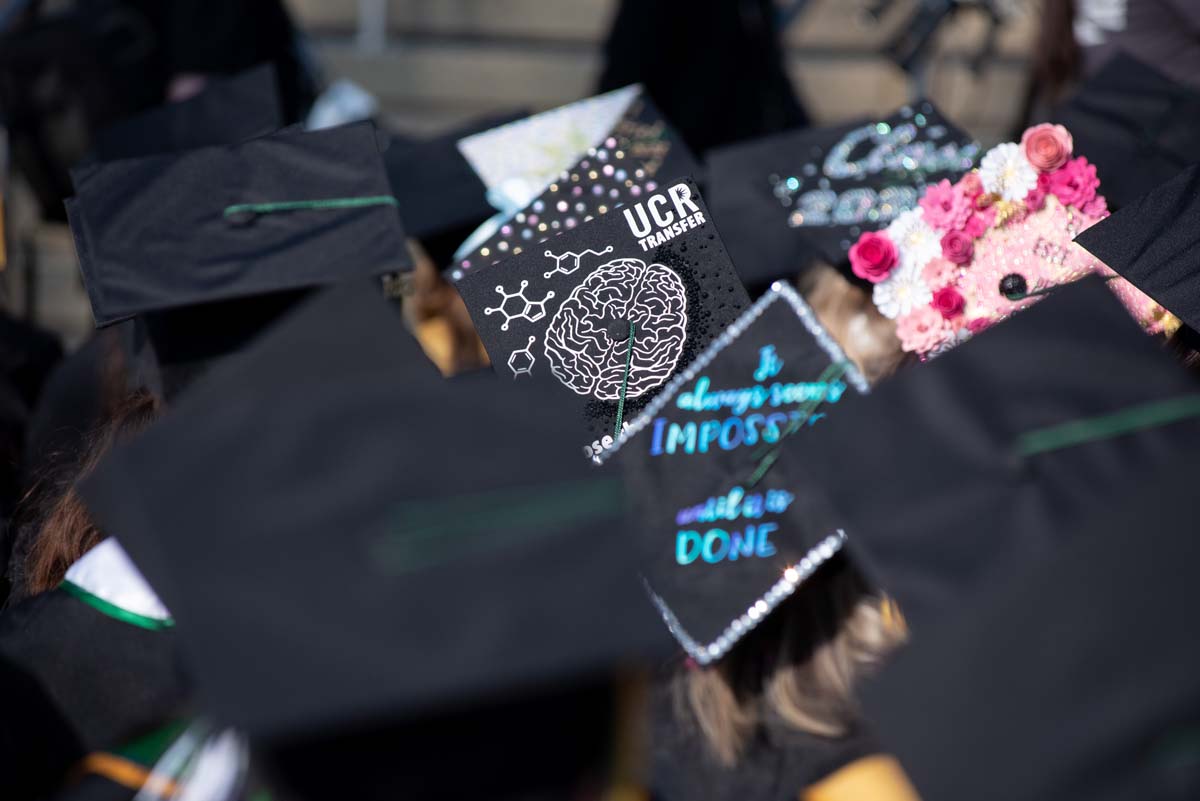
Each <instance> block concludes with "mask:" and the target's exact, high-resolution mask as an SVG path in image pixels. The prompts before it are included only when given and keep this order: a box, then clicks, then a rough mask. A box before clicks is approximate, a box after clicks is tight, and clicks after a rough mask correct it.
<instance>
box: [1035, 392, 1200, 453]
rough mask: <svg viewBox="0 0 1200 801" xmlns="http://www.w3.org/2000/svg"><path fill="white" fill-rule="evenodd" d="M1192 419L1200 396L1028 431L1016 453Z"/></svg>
mask: <svg viewBox="0 0 1200 801" xmlns="http://www.w3.org/2000/svg"><path fill="white" fill-rule="evenodd" d="M1192 417H1200V395H1184V396H1182V397H1178V398H1171V399H1169V400H1164V401H1154V402H1152V403H1143V404H1140V405H1138V406H1132V407H1129V408H1126V409H1121V410H1120V411H1117V412H1113V413H1112V414H1106V415H1101V416H1098V417H1088V418H1084V419H1082V420H1071V421H1069V422H1066V423H1060V424H1059V425H1055V426H1049V427H1046V428H1039V429H1036V430H1034V431H1027V432H1025V433H1024V434H1021V435H1020V436H1019V437H1017V441H1016V451H1017V454H1018V455H1019V456H1022V457H1029V456H1034V455H1036V454H1039V453H1046V452H1048V451H1056V450H1060V449H1062V448H1071V447H1074V446H1076V445H1085V444H1087V443H1089V442H1096V441H1098V440H1105V439H1112V438H1113V437H1119V436H1122V435H1123V434H1132V433H1134V432H1136V431H1142V430H1144V429H1147V428H1158V427H1159V426H1165V425H1170V424H1171V423H1176V422H1179V421H1180V420H1187V419H1189V418H1192Z"/></svg>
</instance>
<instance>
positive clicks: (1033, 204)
mask: <svg viewBox="0 0 1200 801" xmlns="http://www.w3.org/2000/svg"><path fill="white" fill-rule="evenodd" d="M1048 194H1050V174H1049V173H1045V172H1044V173H1041V174H1040V175H1038V182H1037V186H1035V187H1034V188H1033V189H1030V190H1029V194H1028V195H1026V196H1025V206H1026V207H1027V208H1028V209H1029V210H1030V211H1041V210H1042V209H1043V208H1045V207H1046V195H1048Z"/></svg>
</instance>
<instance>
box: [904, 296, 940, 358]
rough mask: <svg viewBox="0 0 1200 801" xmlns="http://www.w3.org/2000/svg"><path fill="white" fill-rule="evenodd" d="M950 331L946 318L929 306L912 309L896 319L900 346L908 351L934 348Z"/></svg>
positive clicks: (927, 350)
mask: <svg viewBox="0 0 1200 801" xmlns="http://www.w3.org/2000/svg"><path fill="white" fill-rule="evenodd" d="M951 333H952V331H951V329H950V327H949V325H948V324H947V323H946V320H945V319H944V318H943V317H942V315H941V314H939V313H938V312H937V310H936V309H934V308H932V307H930V306H921V307H919V308H916V309H913V310H912V311H911V312H910V313H908V314H906V315H904V316H903V317H901V318H900V319H899V320H897V321H896V336H897V337H899V338H900V347H902V348H903V349H904V350H906V351H909V352H910V353H929V352H930V351H932V350H936V349H937V348H938V346H940V345H941V344H942V343H943V342H944V341H945V340H946V339H947V337H949V335H950V334H951Z"/></svg>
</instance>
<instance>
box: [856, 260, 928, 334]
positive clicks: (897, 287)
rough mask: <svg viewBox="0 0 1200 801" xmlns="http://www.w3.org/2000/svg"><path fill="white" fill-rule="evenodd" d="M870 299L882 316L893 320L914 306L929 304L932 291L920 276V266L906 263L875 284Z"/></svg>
mask: <svg viewBox="0 0 1200 801" xmlns="http://www.w3.org/2000/svg"><path fill="white" fill-rule="evenodd" d="M871 299H872V300H873V301H875V305H876V306H877V307H879V312H880V313H881V314H882V315H883V316H884V317H887V318H888V319H889V320H895V319H896V318H897V317H900V316H902V315H905V314H908V313H909V312H910V311H912V310H913V309H915V308H918V307H920V306H927V305H929V302H930V301H932V300H933V292H931V291H930V289H929V286H928V285H927V284H926V283H925V279H924V278H922V277H921V267H920V266H918V265H913V264H907V265H902V266H900V267H897V268H896V269H895V270H893V271H892V274H891V275H889V276H888V277H887V278H886V279H885V280H883V281H880V282H879V283H878V284H876V285H875V289H874V291H873V292H872V293H871Z"/></svg>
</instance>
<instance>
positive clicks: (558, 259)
mask: <svg viewBox="0 0 1200 801" xmlns="http://www.w3.org/2000/svg"><path fill="white" fill-rule="evenodd" d="M612 251H613V246H612V245H609V246H608V247H606V248H605V249H604V250H592V249H591V248H588V249H587V250H584V251H581V252H579V253H574V252H572V251H567V252H566V253H563V254H562V255H557V254H555V253H554V252H553V251H550V250H547V251H546V256H547V257H549V258H551V259H554V269H553V270H551V271H550V272H548V273H542V277H543V278H549V277H550V276H552V275H554V274H555V273H562V274H563V275H570V274H571V273H573V272H575V271H576V270H578V269H579V267H580V262H579V260H580V259H582V258H583V257H584V256H588V255H591V256H605V255H607V254H609V253H612ZM567 259H571V260H573V261H574V264H573V266H570V267H563V262H564V261H566V260H567Z"/></svg>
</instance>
